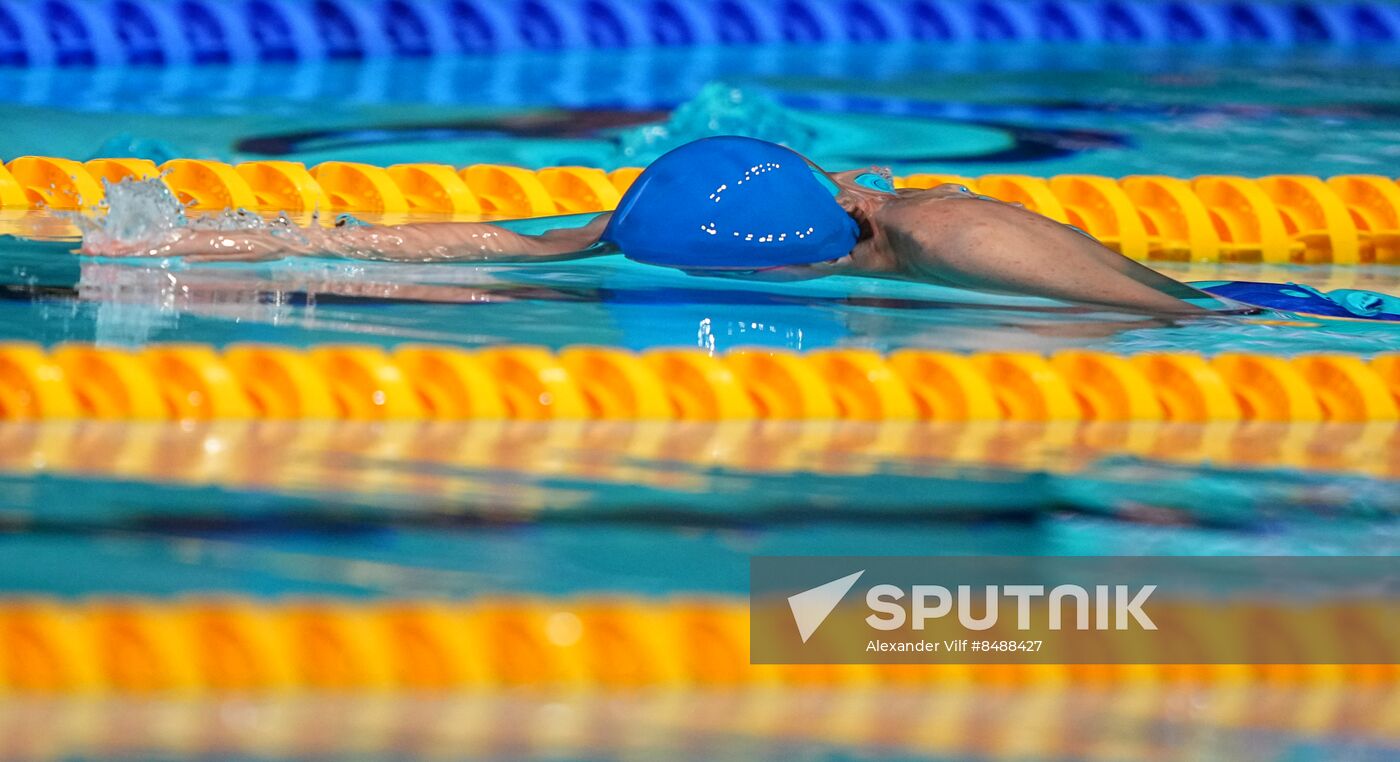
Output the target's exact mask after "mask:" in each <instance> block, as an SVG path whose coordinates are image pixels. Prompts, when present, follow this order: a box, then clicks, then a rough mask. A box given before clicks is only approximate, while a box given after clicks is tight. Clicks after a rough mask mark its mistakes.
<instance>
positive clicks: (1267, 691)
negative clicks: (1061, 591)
mask: <svg viewBox="0 0 1400 762" xmlns="http://www.w3.org/2000/svg"><path fill="white" fill-rule="evenodd" d="M1398 695H1400V690H1397V688H1396V686H1395V685H1393V684H1379V685H1346V686H1338V685H1328V684H1318V685H1310V686H1300V685H1296V684H1291V683H1280V684H1269V683H1266V682H1262V681H1256V682H1253V683H1250V684H1247V685H1246V684H1239V683H1236V682H1230V681H1217V682H1214V683H1211V684H1204V685H1203V684H1198V683H1196V682H1184V681H1183V682H1178V683H1173V682H1160V681H1159V682H1154V683H1141V684H1135V683H1126V682H1125V683H1119V684H1104V683H1102V682H1100V681H1094V680H1090V681H1085V682H1083V683H1080V684H1054V683H1026V684H1016V683H1010V682H1004V683H980V684H975V683H971V682H964V683H952V682H948V683H944V684H941V685H937V686H928V687H923V688H919V687H918V686H914V687H913V688H912V689H911V688H910V687H909V686H899V685H892V686H888V687H883V688H871V687H869V686H860V685H855V686H849V687H833V686H821V687H820V688H819V689H818V690H813V689H812V688H811V687H810V686H807V687H804V686H800V685H792V686H772V685H760V686H752V687H749V686H744V687H737V688H728V689H725V690H719V691H715V690H703V689H702V690H628V689H613V690H609V689H590V690H582V691H580V690H572V689H560V690H549V689H535V690H518V689H504V690H472V691H461V692H455V693H434V694H429V695H421V696H394V695H390V696H384V695H379V694H374V693H356V694H344V693H337V694H328V695H314V694H308V693H290V694H262V695H258V696H230V695H219V694H212V695H202V696H187V697H181V698H178V699H171V698H170V697H167V696H163V695H139V694H132V693H125V694H115V695H107V696H82V695H65V696H22V697H15V698H13V699H11V700H10V701H9V702H8V703H6V700H5V699H3V698H0V737H3V738H5V740H6V749H7V752H8V754H7V758H9V759H15V760H25V761H26V762H47V761H48V760H53V761H54V762H69V761H70V760H73V759H93V758H98V759H105V758H120V759H186V760H205V759H207V760H226V759H327V758H336V759H340V758H356V759H365V758H375V759H379V758H383V759H421V758H425V757H429V756H431V758H433V759H452V758H457V757H460V756H461V755H462V753H463V750H471V751H472V752H475V751H476V750H486V751H487V752H488V753H493V754H494V753H495V752H498V751H500V752H501V753H500V754H494V755H495V756H509V757H510V758H512V759H521V760H549V759H559V758H560V757H568V758H577V757H587V758H609V759H611V758H615V757H621V756H627V757H629V758H647V759H672V758H686V757H687V756H694V750H695V749H696V748H711V749H721V748H729V749H736V748H743V749H747V750H749V751H748V752H747V754H746V755H745V756H747V755H748V754H752V755H753V756H760V754H762V755H763V756H776V755H775V754H769V753H768V751H769V749H770V748H772V749H774V750H779V749H790V748H792V747H793V746H795V745H798V744H801V745H803V746H811V745H815V744H827V745H829V746H830V748H831V750H832V751H833V752H837V753H839V751H841V750H846V749H854V748H863V747H869V746H873V747H877V748H879V749H880V753H881V754H882V755H883V756H896V755H898V757H899V758H906V757H912V758H922V757H932V758H934V759H964V758H966V759H977V760H984V761H985V762H991V761H992V760H1006V761H1007V762H1012V761H1024V760H1026V759H1074V760H1083V761H1084V762H1119V761H1121V760H1123V759H1152V760H1155V761H1156V762H1197V761H1198V760H1202V759H1220V758H1228V757H1230V755H1231V754H1232V753H1233V750H1234V749H1237V748H1239V746H1240V744H1242V743H1248V744H1250V746H1251V748H1254V749H1256V750H1257V751H1261V752H1263V755H1264V758H1272V757H1271V756H1269V755H1273V756H1278V754H1274V750H1275V749H1277V750H1280V752H1279V754H1282V753H1285V752H1283V751H1282V750H1285V749H1293V748H1298V747H1307V748H1313V749H1316V750H1317V751H1318V754H1320V755H1322V756H1320V757H1319V758H1322V759H1327V758H1332V757H1329V756H1328V751H1327V750H1329V749H1332V750H1334V751H1335V754H1336V757H1338V758H1346V757H1347V752H1346V751H1345V750H1346V749H1354V748H1358V747H1361V748H1377V749H1384V748H1393V747H1394V745H1395V743H1396V741H1397V739H1400V730H1397V727H1396V723H1395V722H1394V721H1393V714H1394V712H1395V708H1396V706H1395V702H1396V699H1397V696H1398ZM1168 727H1169V728H1171V729H1172V731H1173V732H1170V733H1166V732H1163V731H1162V729H1163V728H1168ZM1032 728H1033V729H1034V730H1035V732H1027V731H1028V729H1032ZM622 729H625V732H624V731H623V730H622ZM505 750H508V751H505ZM857 753H858V752H857ZM834 755H835V754H833V755H831V756H834ZM850 756H855V754H851V755H850Z"/></svg>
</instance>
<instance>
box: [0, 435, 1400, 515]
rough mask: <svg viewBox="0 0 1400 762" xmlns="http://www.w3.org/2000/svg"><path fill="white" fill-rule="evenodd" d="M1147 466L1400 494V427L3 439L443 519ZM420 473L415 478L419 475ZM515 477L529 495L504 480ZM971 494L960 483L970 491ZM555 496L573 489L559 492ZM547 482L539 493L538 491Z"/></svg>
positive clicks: (127, 472) (177, 477)
mask: <svg viewBox="0 0 1400 762" xmlns="http://www.w3.org/2000/svg"><path fill="white" fill-rule="evenodd" d="M1125 458H1133V459H1137V460H1139V461H1141V462H1143V463H1149V464H1157V465H1158V466H1160V467H1162V468H1163V469H1168V470H1170V469H1175V468H1190V467H1212V468H1221V469H1235V470H1240V471H1248V472H1259V471H1263V470H1266V469H1290V470H1294V471H1310V472H1314V473H1326V474H1330V475H1355V476H1362V477H1366V478H1371V479H1400V424H1397V423H1396V422H1394V421H1389V422H1370V423H1362V424H1352V423H1320V424H1299V423H1267V422H1260V421H1253V422H1245V421H1220V422H1211V423H1184V422H1167V421H1140V422H1130V423H1112V422H1104V421H1061V422H1053V423H1037V422H1019V421H980V422H979V421H963V422H923V421H881V422H876V423H870V422H865V421H711V422H705V421H656V422H646V421H639V422H622V421H501V420H497V421H489V420H473V421H457V422H449V421H410V422H399V423H394V422H382V421H268V420H243V421H228V420H226V421H200V422H193V421H154V422H133V421H97V420H80V421H78V420H69V421H58V420H50V421H31V422H14V421H12V422H8V423H4V424H0V474H6V475H13V476H19V477H21V478H28V477H33V476H38V475H47V476H53V477H65V476H66V477H71V478H80V479H86V480H94V479H109V480H113V481H120V482H128V483H160V484H166V485H184V486H197V487H203V486H218V487H221V488H225V489H229V490H265V489H277V490H280V491H283V492H291V493H315V494H325V493H334V494H336V495H374V496H379V497H383V496H385V495H389V494H392V495H395V496H398V497H401V498H403V499H405V500H409V501H412V500H420V502H422V503H423V504H426V505H435V504H437V501H439V500H440V499H442V498H444V497H448V496H453V495H457V496H463V495H478V496H479V495H489V496H491V499H490V510H491V512H492V513H493V514H495V513H500V514H502V515H506V514H512V515H513V514H519V515H521V516H524V517H530V516H532V515H534V513H535V512H537V511H555V510H570V509H572V508H574V507H575V506H577V505H579V504H580V503H585V502H587V501H586V500H584V499H583V498H581V497H580V496H579V495H578V494H577V493H572V492H568V491H567V490H565V489H555V486H556V484H559V483H567V484H578V483H588V484H595V485H598V484H603V485H606V484H617V485H629V486H642V487H648V488H652V489H656V490H661V491H664V492H666V493H673V494H677V495H682V496H685V495H703V494H706V493H708V492H709V491H711V490H712V489H713V488H714V479H713V478H712V477H713V476H715V475H721V478H725V477H732V476H741V475H745V474H755V475H762V476H775V477H782V476H789V475H798V474H803V473H808V472H811V471H814V470H817V471H820V472H822V473H824V474H828V475H830V476H833V477H863V476H881V475H886V476H893V477H899V478H903V477H912V478H927V479H929V480H931V481H937V480H940V479H947V478H950V476H949V475H950V474H954V475H956V474H960V473H962V471H960V470H959V469H964V468H971V469H993V470H994V471H995V473H996V474H1000V475H1002V476H997V477H993V478H1003V477H1004V475H1007V474H1009V473H1012V472H1017V471H1019V472H1023V473H1024V472H1030V473H1036V474H1047V473H1048V474H1068V475H1077V474H1083V473H1091V474H1092V473H1095V472H1096V471H1097V470H1098V469H1101V468H1103V467H1104V465H1105V462H1106V461H1107V462H1115V461H1122V459H1125ZM405 462H408V463H412V464H414V466H415V467H414V468H413V469H405V468H404V467H403V463H405ZM502 474H509V475H512V476H513V477H515V479H516V480H515V481H513V482H511V484H512V485H513V486H512V487H511V489H512V492H511V494H510V495H509V496H502V495H500V494H499V493H498V492H497V491H493V487H492V484H491V482H492V480H493V479H498V478H499V477H500V475H502ZM952 478H958V477H956V476H955V477H952ZM551 480H562V481H560V482H552V481H551ZM529 481H535V482H538V484H539V488H538V489H526V488H525V487H523V486H521V485H523V484H524V483H525V482H529Z"/></svg>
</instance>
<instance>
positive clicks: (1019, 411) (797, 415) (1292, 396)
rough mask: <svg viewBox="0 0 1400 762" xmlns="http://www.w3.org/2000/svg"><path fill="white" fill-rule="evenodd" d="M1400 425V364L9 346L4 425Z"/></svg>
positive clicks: (925, 354)
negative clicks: (95, 421) (69, 421)
mask: <svg viewBox="0 0 1400 762" xmlns="http://www.w3.org/2000/svg"><path fill="white" fill-rule="evenodd" d="M1397 417H1400V354H1386V355H1380V356H1378V357H1376V358H1374V359H1371V360H1366V359H1362V358H1359V357H1356V356H1352V355H1345V354H1307V355H1301V356H1297V357H1293V358H1283V357H1277V356H1272V355H1262V354H1251V353H1246V352H1229V353H1222V354H1219V355H1216V356H1214V357H1210V358H1207V357H1204V356H1201V355H1197V354H1190V353H1146V354H1139V355H1133V356H1123V355H1116V354H1111V353H1107V352H1097V351H1087V350H1067V351H1062V352H1057V353H1054V354H1052V355H1049V356H1044V355H1040V354H1035V353H1028V352H1009V351H1007V352H1001V351H997V352H979V353H973V354H954V353H950V352H941V351H929V350H918V349H906V350H899V351H895V352H892V353H889V354H881V353H878V352H875V351H871V350H864V349H827V350H818V351H812V352H806V353H794V352H786V351H777V350H758V349H739V350H734V351H730V352H728V353H724V354H720V355H712V354H710V353H707V352H705V351H702V350H698V349H657V350H650V351H646V352H641V353H636V352H632V351H628V350H624V349H617V348H610V347H590V346H576V347H570V348H566V349H564V350H562V351H559V352H553V351H550V350H548V349H545V348H542V347H535V346H497V347H489V348H485V349H477V350H467V349H457V348H451V347H445V346H430V345H405V346H400V347H398V348H395V349H393V350H386V349H384V348H381V347H376V346H368V345H323V346H315V347H311V348H309V349H294V348H288V347H281V346H267V345H251V344H246V345H232V346H229V347H227V348H225V349H223V350H216V349H214V348H212V347H209V346H204V345H193V344H155V345H150V346H146V347H143V348H141V349H137V350H127V349H121V348H108V347H101V346H95V345H89V344H78V343H70V344H62V345H59V346H57V347H54V348H52V349H45V348H42V347H40V346H38V345H36V344H28V343H22V342H17V343H4V344H0V420H14V419H61V418H99V419H133V420H171V419H247V418H268V419H351V420H403V421H413V420H453V419H473V418H488V419H502V418H504V419H518V420H551V419H566V420H582V419H608V420H735V419H739V420H747V419H780V420H861V421H913V420H924V421H966V420H986V421H995V420H1007V421H1080V420H1083V421H1186V422H1204V421H1239V420H1244V421H1288V422H1321V421H1333V422H1362V421H1393V420H1396V419H1397Z"/></svg>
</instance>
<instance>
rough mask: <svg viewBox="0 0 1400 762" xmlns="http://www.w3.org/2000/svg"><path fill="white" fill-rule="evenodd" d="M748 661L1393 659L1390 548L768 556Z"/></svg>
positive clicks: (1397, 639)
mask: <svg viewBox="0 0 1400 762" xmlns="http://www.w3.org/2000/svg"><path fill="white" fill-rule="evenodd" d="M749 583H750V603H751V615H752V616H751V620H750V637H751V641H752V660H753V662H754V663H756V664H978V663H986V664H1006V663H1026V664H1396V663H1400V557H1390V556H1382V557H1346V558H1297V557H1228V558H1219V557H1215V558H1203V557H1103V558H1099V557H1095V558H1090V557H1050V556H1035V557H970V556H969V557H962V556H953V557H950V556H944V557H833V556H805V557H772V556H759V557H755V558H753V559H752V560H751V562H750V567H749Z"/></svg>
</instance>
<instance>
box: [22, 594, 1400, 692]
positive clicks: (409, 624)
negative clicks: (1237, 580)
mask: <svg viewBox="0 0 1400 762" xmlns="http://www.w3.org/2000/svg"><path fill="white" fill-rule="evenodd" d="M1182 681H1185V682H1197V683H1202V684H1213V683H1221V682H1232V683H1236V684H1246V683H1250V682H1272V683H1288V684H1297V685H1311V684H1331V685H1337V684H1346V683H1370V684H1387V685H1390V684H1394V683H1396V682H1397V681H1400V665H1257V666H1246V665H1178V664H1173V665H1139V664H1127V665H1024V664H1020V665H1018V664H1002V665H965V664H964V665H958V664H953V665H944V664H938V665H872V664H843V665H755V664H750V663H749V614H748V606H747V602H746V601H744V600H743V599H739V598H729V597H718V598H711V597H703V598H702V597H672V598H646V597H637V596H625V595H620V596H580V597H567V598H554V599H551V598H540V597H532V596H524V597H520V596H515V597H491V598H481V599H476V600H471V601H464V602H454V601H438V600H397V599H395V600H384V601H371V602H365V601H347V600H343V599H295V600H287V601H264V600H259V599H249V598H240V597H227V596H212V597H211V596H197V597H190V598H181V599H175V600H157V599H144V598H93V599H89V600H84V601H80V602H63V601H57V600H54V599H48V598H9V599H0V696H3V695H4V694H6V693H21V694H33V693H170V694H181V693H184V694H196V693H267V692H286V691H381V692H382V691H424V690H430V691H431V690H460V689H470V688H500V687H510V686H555V687H566V688H567V687H575V688H586V687H601V688H632V687H642V686H669V687H706V686H710V687H714V686H742V685H769V686H781V685H804V686H818V685H827V686H876V685H909V686H913V685H938V684H943V685H947V684H967V683H982V684H988V683H990V684H1013V685H1015V684H1044V683H1051V684H1064V683H1085V682H1097V683H1105V682H1106V683H1162V682H1182Z"/></svg>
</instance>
